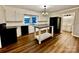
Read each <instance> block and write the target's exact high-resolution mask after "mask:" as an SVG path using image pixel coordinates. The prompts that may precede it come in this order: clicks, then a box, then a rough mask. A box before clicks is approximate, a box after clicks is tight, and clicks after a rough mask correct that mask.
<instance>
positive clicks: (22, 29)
mask: <svg viewBox="0 0 79 59" xmlns="http://www.w3.org/2000/svg"><path fill="white" fill-rule="evenodd" d="M28 31H29V30H28V26H21V35H22V36H23V35H27V34H29V32H28Z"/></svg>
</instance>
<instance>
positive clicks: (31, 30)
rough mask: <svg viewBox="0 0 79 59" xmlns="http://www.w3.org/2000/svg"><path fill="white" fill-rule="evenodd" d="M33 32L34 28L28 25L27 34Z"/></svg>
mask: <svg viewBox="0 0 79 59" xmlns="http://www.w3.org/2000/svg"><path fill="white" fill-rule="evenodd" d="M33 32H34V27H33V26H32V25H29V33H33Z"/></svg>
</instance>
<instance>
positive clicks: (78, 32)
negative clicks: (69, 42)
mask: <svg viewBox="0 0 79 59" xmlns="http://www.w3.org/2000/svg"><path fill="white" fill-rule="evenodd" d="M72 34H73V35H74V36H76V37H79V9H77V10H76V11H75V21H74V26H73V33H72Z"/></svg>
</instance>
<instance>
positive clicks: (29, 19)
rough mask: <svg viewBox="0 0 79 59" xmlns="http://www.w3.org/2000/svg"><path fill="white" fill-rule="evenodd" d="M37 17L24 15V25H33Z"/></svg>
mask: <svg viewBox="0 0 79 59" xmlns="http://www.w3.org/2000/svg"><path fill="white" fill-rule="evenodd" d="M37 20H38V17H37V16H27V15H25V16H24V21H23V23H24V25H30V24H31V25H35V24H37Z"/></svg>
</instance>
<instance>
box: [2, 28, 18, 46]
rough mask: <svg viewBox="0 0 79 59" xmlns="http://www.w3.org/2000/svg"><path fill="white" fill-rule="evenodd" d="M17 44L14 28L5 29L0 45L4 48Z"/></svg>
mask: <svg viewBox="0 0 79 59" xmlns="http://www.w3.org/2000/svg"><path fill="white" fill-rule="evenodd" d="M15 42H17V34H16V28H9V29H5V30H4V31H3V32H2V34H1V45H2V47H5V46H7V45H9V44H12V43H15Z"/></svg>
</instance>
